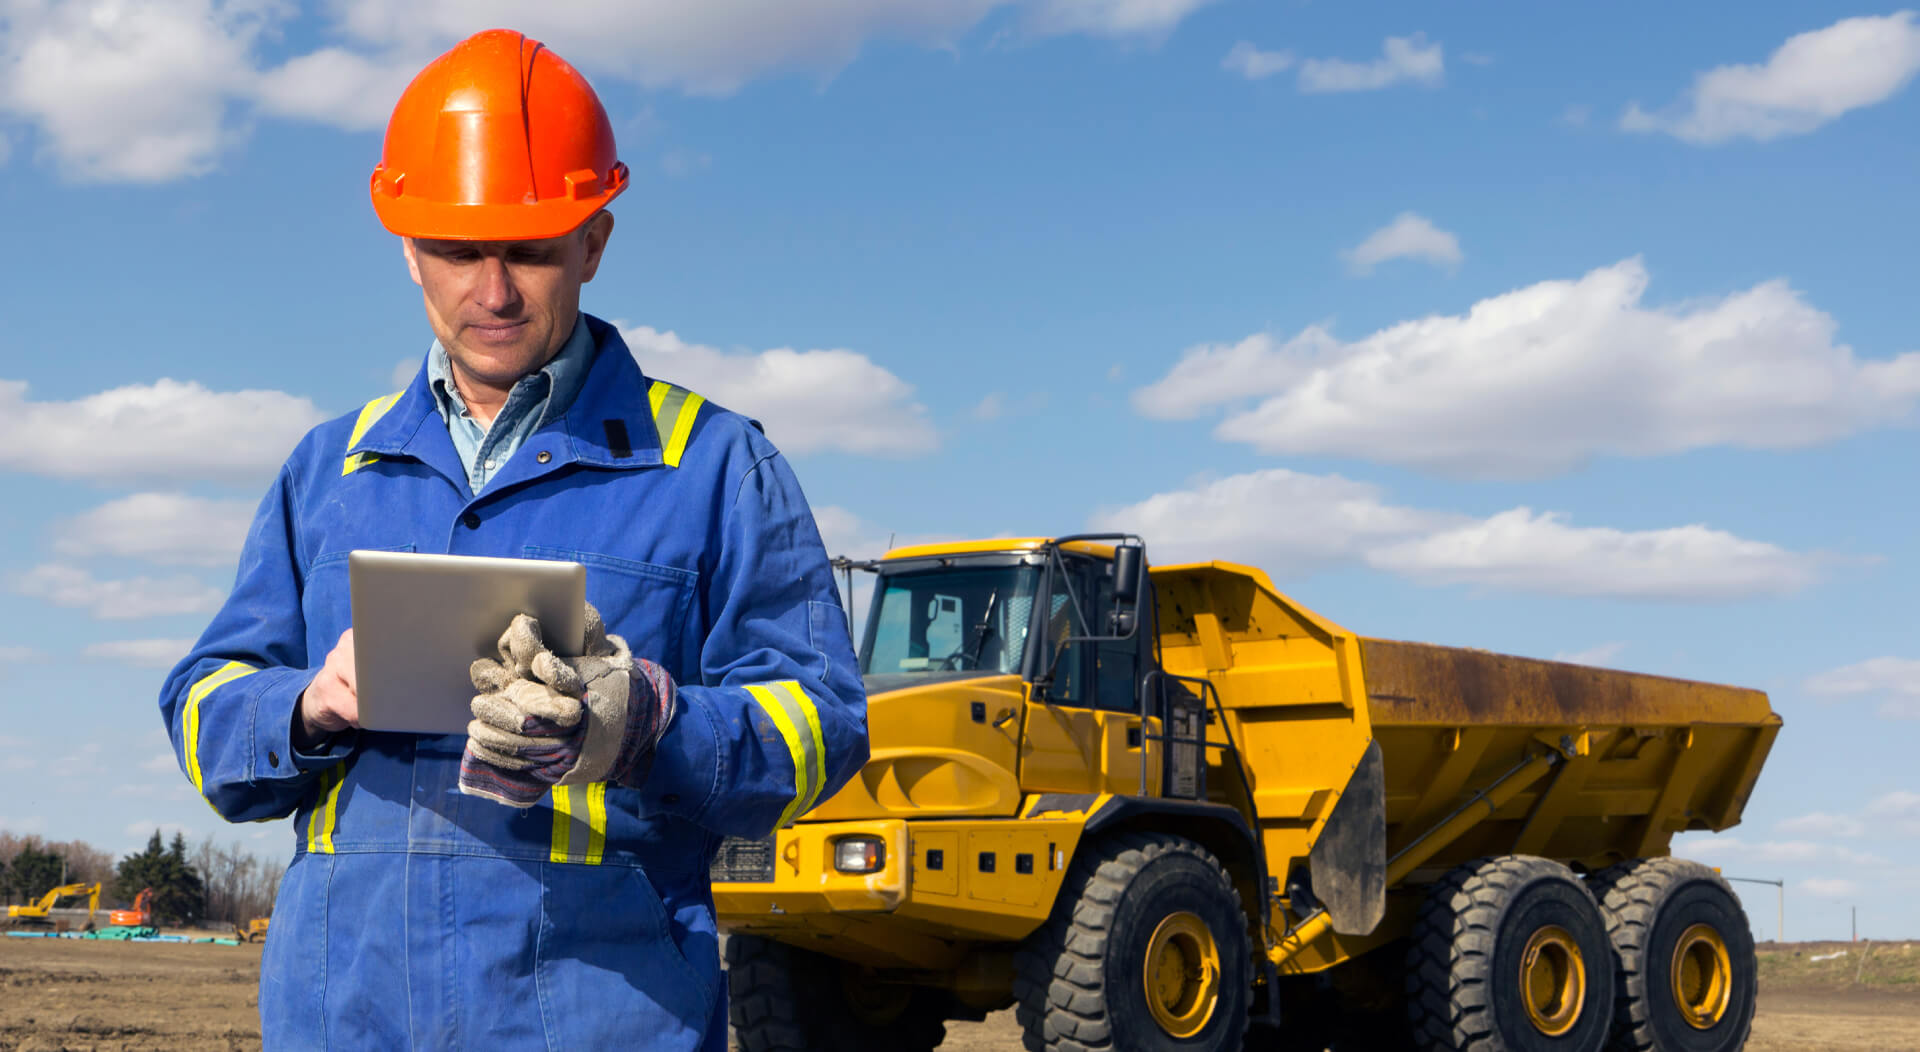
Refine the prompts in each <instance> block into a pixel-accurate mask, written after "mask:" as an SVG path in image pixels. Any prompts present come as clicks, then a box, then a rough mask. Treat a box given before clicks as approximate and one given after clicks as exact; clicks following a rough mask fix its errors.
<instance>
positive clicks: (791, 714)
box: [747, 680, 826, 827]
mask: <svg viewBox="0 0 1920 1052" xmlns="http://www.w3.org/2000/svg"><path fill="white" fill-rule="evenodd" d="M747 693H749V694H751V695H753V698H754V700H755V701H758V702H759V703H760V707H761V708H763V709H765V710H767V716H768V718H770V719H772V720H773V725H774V726H775V727H778V728H779V729H780V736H781V737H782V738H785V739H786V742H787V754H788V755H789V756H790V757H792V759H793V799H792V800H791V801H790V802H788V804H787V806H786V809H785V810H783V811H782V812H780V825H781V826H782V827H785V826H787V825H790V824H792V822H793V820H794V819H795V818H798V817H799V816H800V815H802V814H805V813H806V811H807V809H808V808H811V807H812V806H813V804H814V801H815V799H816V798H817V797H818V796H819V795H820V789H821V787H822V785H823V784H824V783H825V781H826V779H825V776H824V775H823V774H822V771H823V769H824V768H823V758H824V756H825V754H826V746H825V745H824V744H823V743H822V741H821V735H820V716H819V713H818V711H817V710H815V709H814V707H813V701H812V699H810V698H808V697H807V694H806V691H804V690H801V689H800V685H799V684H798V683H796V682H794V681H793V680H781V681H780V682H777V683H755V684H751V685H749V686H748V687H747Z"/></svg>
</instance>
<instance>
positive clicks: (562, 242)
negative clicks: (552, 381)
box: [401, 212, 613, 389]
mask: <svg viewBox="0 0 1920 1052" xmlns="http://www.w3.org/2000/svg"><path fill="white" fill-rule="evenodd" d="M612 233H613V216H612V215H611V214H609V213H606V212H601V213H599V214H598V215H596V216H594V217H593V218H592V219H590V220H588V221H587V222H586V223H584V224H582V225H581V227H580V228H579V229H577V230H575V231H573V232H572V233H570V234H563V235H561V236H560V237H556V238H548V239H547V240H544V241H432V240H427V239H424V238H402V239H401V250H402V251H403V252H404V253H405V255H406V257H407V270H408V272H410V273H411V274H412V275H413V281H414V284H416V285H419V286H420V291H421V294H422V298H423V299H424V300H425V301H426V305H427V323H428V324H429V325H431V326H432V327H433V334H434V335H435V336H437V337H439V338H440V345H441V346H442V347H445V348H446V349H447V354H448V356H449V357H451V358H452V359H453V365H454V369H455V371H456V373H463V374H465V375H464V377H462V378H463V379H467V380H475V381H478V382H480V383H482V384H485V385H487V386H488V387H493V388H499V389H505V388H508V387H511V386H513V383H514V381H516V380H518V379H519V378H521V377H523V376H526V375H527V374H529V373H531V372H533V371H535V370H537V369H539V368H540V367H541V366H542V365H545V364H546V363H547V361H548V360H549V359H551V358H552V357H553V356H554V354H555V353H557V352H558V351H559V350H560V345H561V344H563V343H565V342H566V340H567V336H568V335H569V334H571V333H572V332H573V324H574V319H575V318H576V317H577V316H578V314H579V311H580V286H581V285H584V284H586V283H587V282H589V281H592V280H593V275H594V272H595V271H596V270H598V269H599V267H600V256H601V253H603V252H604V251H605V250H606V247H607V238H608V237H609V236H611V234H612Z"/></svg>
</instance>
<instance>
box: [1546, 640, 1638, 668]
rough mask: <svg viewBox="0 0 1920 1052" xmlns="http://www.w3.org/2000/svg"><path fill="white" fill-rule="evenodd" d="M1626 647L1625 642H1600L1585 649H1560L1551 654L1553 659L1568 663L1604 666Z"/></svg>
mask: <svg viewBox="0 0 1920 1052" xmlns="http://www.w3.org/2000/svg"><path fill="white" fill-rule="evenodd" d="M1625 649H1627V645H1626V644H1625V643H1600V644H1596V645H1594V646H1590V647H1588V648H1587V649H1585V650H1562V651H1560V652H1559V653H1557V654H1555V655H1553V660H1555V661H1564V662H1566V663H1567V664H1569V665H1596V666H1601V667H1605V666H1607V665H1610V664H1612V662H1613V659H1614V658H1617V657H1619V656H1620V652H1621V651H1623V650H1625Z"/></svg>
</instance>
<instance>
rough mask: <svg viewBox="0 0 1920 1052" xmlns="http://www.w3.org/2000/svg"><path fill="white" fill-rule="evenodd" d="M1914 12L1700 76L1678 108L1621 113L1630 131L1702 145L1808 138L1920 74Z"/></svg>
mask: <svg viewBox="0 0 1920 1052" xmlns="http://www.w3.org/2000/svg"><path fill="white" fill-rule="evenodd" d="M1914 18H1915V16H1914V12H1912V11H1899V12H1895V13H1894V14H1891V15H1869V16H1864V17H1860V18H1844V19H1841V20H1840V21H1838V22H1835V23H1834V24H1833V25H1830V26H1828V27H1826V28H1825V29H1816V30H1813V31H1811V32H1807V33H1801V34H1798V35H1796V36H1792V37H1789V38H1787V42H1786V43H1784V44H1782V45H1780V47H1779V48H1778V49H1777V50H1775V51H1774V53H1773V54H1772V55H1771V56H1769V57H1768V58H1767V61H1766V63H1765V64H1763V65H1757V66H1755V65H1739V66H1721V67H1719V68H1717V69H1712V70H1708V71H1707V72H1705V73H1702V74H1700V75H1699V76H1697V77H1695V78H1694V81H1693V87H1692V88H1690V89H1689V90H1688V91H1687V93H1686V94H1685V95H1684V96H1682V97H1681V99H1680V100H1678V101H1676V102H1675V103H1674V104H1673V105H1671V106H1669V107H1667V108H1666V109H1665V110H1663V111H1661V112H1658V113H1648V112H1646V111H1645V110H1642V109H1641V108H1640V105H1639V104H1638V103H1634V104H1632V105H1630V106H1628V107H1627V109H1626V112H1625V113H1623V114H1621V117H1620V127H1621V128H1622V129H1624V130H1626V131H1637V132H1664V133H1665V134H1668V135H1672V136H1673V137H1675V138H1677V139H1681V140H1684V141H1686V142H1690V143H1695V144H1699V145H1713V144H1716V143H1723V142H1727V141H1729V140H1731V139H1738V138H1748V139H1755V140H1758V141H1762V142H1764V141H1766V140H1768V139H1777V138H1780V137H1782V136H1787V135H1804V134H1806V133H1807V132H1810V131H1813V130H1814V129H1815V128H1818V127H1820V126H1821V125H1823V124H1825V123H1827V122H1828V121H1831V120H1834V119H1836V118H1838V117H1840V116H1841V115H1843V114H1845V113H1847V112H1848V111H1850V110H1856V109H1860V108H1861V107H1863V106H1872V105H1874V104H1876V103H1880V102H1884V101H1886V100H1887V99H1889V98H1892V97H1893V96H1894V94H1896V93H1897V92H1899V91H1900V89H1902V88H1904V87H1906V85H1907V82H1908V81H1911V80H1912V79H1913V77H1914V74H1915V73H1920V25H1916V24H1915V21H1914Z"/></svg>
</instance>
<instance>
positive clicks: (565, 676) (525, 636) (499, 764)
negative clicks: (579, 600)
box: [460, 605, 675, 807]
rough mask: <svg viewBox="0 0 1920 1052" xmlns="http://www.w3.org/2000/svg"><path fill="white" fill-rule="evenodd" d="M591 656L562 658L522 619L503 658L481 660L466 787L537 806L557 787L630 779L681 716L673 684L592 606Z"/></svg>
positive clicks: (464, 763)
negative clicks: (675, 715) (608, 630)
mask: <svg viewBox="0 0 1920 1052" xmlns="http://www.w3.org/2000/svg"><path fill="white" fill-rule="evenodd" d="M585 650H586V653H585V654H584V655H583V656H581V657H577V658H572V657H559V656H556V655H555V654H554V653H553V652H552V651H550V650H548V649H547V648H546V645H545V643H544V641H543V640H542V639H541V635H540V622H538V621H536V620H534V619H533V618H531V617H528V616H526V615H525V614H522V615H520V616H518V617H515V618H514V619H513V623H512V624H511V625H509V626H508V627H507V631H506V632H505V633H504V634H502V635H501V637H500V660H499V661H493V660H489V659H482V660H479V661H476V662H474V663H473V668H472V669H471V670H470V674H471V676H472V679H473V685H474V687H475V688H476V689H478V690H480V691H482V692H483V693H481V694H480V695H479V696H477V697H475V698H474V699H473V716H474V718H473V722H472V723H469V724H468V725H467V750H466V755H465V756H464V757H462V759H461V762H460V790H461V792H464V793H468V794H471V795H474V796H485V797H489V798H491V799H494V800H497V801H499V802H500V803H503V804H507V805H509V806H512V807H530V806H532V805H533V803H534V802H535V801H537V800H539V799H540V797H541V796H544V795H545V794H546V792H547V790H548V789H550V788H551V787H552V786H554V785H556V784H557V785H578V784H584V783H588V782H621V781H623V780H624V779H625V778H626V777H627V775H628V774H629V773H630V772H632V771H633V770H634V768H635V766H636V765H637V764H638V762H639V760H640V759H641V758H642V757H644V756H645V755H647V754H648V753H650V752H651V751H652V749H653V745H654V743H655V742H657V741H658V740H659V738H660V735H661V733H663V732H664V731H665V730H666V725H667V722H668V721H669V720H670V719H671V718H672V714H673V700H674V690H675V688H674V685H673V680H672V678H671V677H669V676H668V675H667V674H666V671H665V670H664V669H662V668H661V667H660V666H659V665H656V664H654V663H653V662H651V661H644V660H635V659H634V658H633V656H632V654H631V652H629V651H628V649H627V641H626V640H624V639H621V638H620V637H619V636H610V635H608V634H607V633H606V627H605V625H604V624H602V622H601V620H600V613H599V611H597V610H595V609H594V608H593V607H592V606H591V605H589V606H588V607H587V633H586V647H585Z"/></svg>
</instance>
